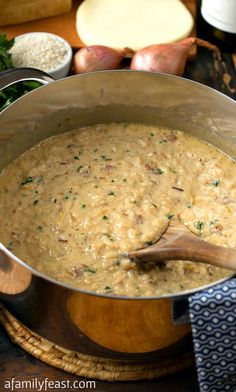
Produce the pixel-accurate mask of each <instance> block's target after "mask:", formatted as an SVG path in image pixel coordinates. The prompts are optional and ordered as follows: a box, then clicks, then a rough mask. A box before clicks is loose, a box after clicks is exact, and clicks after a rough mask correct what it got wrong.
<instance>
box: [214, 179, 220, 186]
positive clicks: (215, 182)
mask: <svg viewBox="0 0 236 392" xmlns="http://www.w3.org/2000/svg"><path fill="white" fill-rule="evenodd" d="M219 183H220V180H219V179H215V180H213V181H212V185H214V186H218V185H219Z"/></svg>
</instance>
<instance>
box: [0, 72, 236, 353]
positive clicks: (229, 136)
mask: <svg viewBox="0 0 236 392" xmlns="http://www.w3.org/2000/svg"><path fill="white" fill-rule="evenodd" d="M30 72H31V74H30V78H31V79H32V78H36V79H41V77H42V75H40V73H38V72H37V74H34V72H35V71H33V70H31V71H30ZM17 73H18V74H17V78H21V79H25V78H27V75H28V71H27V74H26V75H25V70H17ZM12 77H15V71H13V74H12V72H8V73H7V74H5V76H4V77H2V78H1V79H0V88H1V87H3V86H4V85H5V84H10V83H12V82H13V81H14V80H13V79H12ZM47 79H48V77H47V75H45V74H44V75H43V82H42V83H44V84H45V83H46V82H48V81H49V80H47ZM235 114H236V103H235V102H234V101H233V100H231V99H230V98H228V97H226V96H224V95H222V94H221V93H219V92H216V91H214V90H213V89H210V88H208V87H205V86H203V85H201V84H198V83H195V82H192V81H189V80H186V79H183V78H179V77H175V76H170V75H164V74H153V73H147V72H135V71H126V70H120V71H106V72H97V73H90V74H84V75H79V76H78V75H77V76H72V77H68V78H66V79H63V80H59V81H56V82H52V83H49V84H47V85H46V86H42V87H40V88H38V89H37V90H35V91H33V92H31V93H29V94H26V95H25V96H24V97H22V98H20V99H19V100H17V101H16V102H15V103H13V104H12V105H11V106H10V107H9V108H7V109H5V110H4V111H3V112H2V113H1V115H0V170H1V169H2V168H4V167H5V166H6V165H7V164H8V163H10V162H11V161H12V160H13V159H15V158H16V157H17V156H18V155H19V154H21V153H22V152H24V151H25V150H27V149H29V148H30V147H31V146H32V145H34V144H35V143H37V142H39V141H40V140H41V139H43V138H46V137H48V136H51V135H54V134H58V133H61V132H65V131H67V130H71V129H73V128H76V127H80V126H85V125H89V124H96V123H104V122H111V121H126V122H137V123H146V124H156V125H161V126H166V127H171V128H178V129H181V130H184V131H185V132H187V133H190V134H192V135H195V136H197V137H199V138H202V139H204V140H206V141H208V142H210V143H212V144H213V145H215V146H217V147H219V148H220V149H222V150H223V151H225V152H226V153H227V154H229V155H230V156H231V157H233V158H235V155H236V115H235ZM200 289H201V288H199V290H200ZM0 291H1V301H2V302H3V303H4V305H5V306H7V308H8V309H9V310H10V311H11V312H12V314H13V315H15V316H16V317H17V318H18V319H19V320H20V321H21V322H23V323H24V324H25V325H26V326H27V327H29V328H30V329H32V330H33V331H35V332H38V333H39V334H40V335H41V336H43V337H45V338H48V339H50V340H51V341H53V342H55V343H57V344H60V345H63V346H64V347H67V348H70V349H74V350H80V351H84V352H87V353H92V354H97V355H101V356H104V355H106V356H108V357H109V356H110V357H131V356H132V355H133V354H135V355H136V358H137V356H140V357H143V356H144V357H145V356H146V355H148V356H149V357H150V355H151V352H152V353H153V355H154V354H155V355H158V356H160V358H163V357H164V356H166V355H171V353H173V352H175V353H177V352H181V350H184V349H185V348H184V344H183V342H185V343H186V341H187V340H186V339H187V338H186V336H187V335H189V332H190V327H189V325H178V324H176V323H175V322H174V321H173V307H174V306H176V303H177V305H178V303H179V301H181V300H182V299H183V298H186V297H187V296H188V295H189V294H191V292H188V293H184V294H181V293H180V294H179V295H176V296H174V295H166V296H162V297H152V298H147V297H146V298H127V297H120V296H116V297H113V296H112V295H111V296H105V295H97V294H94V293H90V292H84V291H82V290H79V289H73V288H71V287H69V286H68V285H66V284H62V283H59V282H57V281H55V280H53V279H51V278H48V277H46V276H44V275H43V274H41V273H38V272H37V271H35V270H34V269H33V268H31V267H30V266H28V265H27V264H26V263H25V262H24V261H22V260H19V259H18V258H17V257H16V256H15V255H14V254H13V253H11V252H10V251H9V250H7V249H6V248H5V247H4V246H3V245H1V244H0ZM196 291H197V290H196ZM192 292H193V291H192Z"/></svg>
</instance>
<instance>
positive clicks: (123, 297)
mask: <svg viewBox="0 0 236 392" xmlns="http://www.w3.org/2000/svg"><path fill="white" fill-rule="evenodd" d="M118 72H119V73H126V74H128V73H130V74H131V73H140V74H145V75H148V76H149V77H154V78H156V77H157V78H159V77H160V78H163V77H164V78H169V79H171V78H177V79H181V80H182V81H183V82H184V83H187V84H193V85H198V86H199V87H200V88H201V89H206V90H210V91H211V92H212V93H213V94H215V95H219V96H222V98H224V99H225V98H226V99H227V100H229V101H231V102H233V103H234V104H235V106H236V102H235V101H234V100H233V98H231V97H228V96H227V95H225V94H224V93H222V92H220V91H218V90H215V89H214V88H212V87H209V86H206V85H204V84H202V83H200V82H197V81H194V80H191V79H187V78H184V77H182V76H176V75H171V74H166V73H158V72H149V71H138V70H127V69H119V70H105V71H94V72H89V73H84V74H78V75H71V76H68V77H66V78H62V79H59V80H53V81H52V82H50V83H47V84H43V85H42V86H40V87H39V88H42V87H44V88H45V87H47V85H50V84H51V83H52V84H54V83H63V82H64V81H65V80H67V79H70V78H84V77H85V78H86V77H90V75H96V74H100V73H106V74H113V73H118ZM15 83H17V81H16V82H15ZM37 90H38V88H36V89H35V90H32V91H30V92H29V93H27V95H28V94H34V93H35V92H36V93H37ZM24 97H25V96H24V95H23V96H21V97H20V98H18V99H17V100H16V101H14V102H13V103H12V104H11V105H9V106H8V107H6V108H5V109H4V110H3V111H2V112H1V113H0V117H1V115H2V114H3V113H5V114H6V112H7V111H8V110H11V109H13V108H14V106H15V104H17V103H18V102H19V101H21V100H24ZM0 251H2V252H3V253H5V254H6V255H7V256H8V257H10V259H13V260H14V261H15V262H17V263H18V264H20V265H21V266H23V267H24V268H26V269H27V270H28V271H30V272H31V273H32V274H33V275H34V276H36V277H38V278H42V279H44V280H46V281H48V282H50V283H52V284H55V285H57V286H60V287H63V288H65V289H68V290H71V291H75V292H79V293H82V294H87V295H92V296H96V297H100V298H107V299H114V300H131V301H140V300H141V301H146V300H160V299H175V298H176V299H178V298H180V297H187V296H190V295H191V294H195V293H197V292H199V291H202V290H205V289H208V288H211V287H213V286H215V285H217V284H220V283H223V282H226V281H227V280H229V279H231V278H232V277H234V276H235V273H232V274H229V275H228V276H227V277H224V278H222V279H219V280H217V281H214V282H212V283H210V284H206V285H204V286H199V287H195V288H193V289H191V290H186V291H179V292H177V293H172V294H163V295H151V296H144V297H141V296H140V297H139V296H126V295H114V294H113V295H112V294H106V293H97V292H95V291H88V290H84V289H80V288H79V287H75V286H73V285H70V284H68V283H64V282H60V281H58V280H56V279H54V278H52V277H50V276H47V275H46V274H44V273H42V272H40V271H37V270H36V269H35V268H33V267H32V266H30V265H29V264H28V263H27V262H26V261H24V260H22V259H20V258H18V257H17V256H16V255H14V253H12V252H11V251H10V250H9V249H7V248H6V247H5V246H4V245H3V244H2V243H1V242H0Z"/></svg>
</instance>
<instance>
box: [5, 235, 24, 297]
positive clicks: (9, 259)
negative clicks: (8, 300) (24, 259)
mask: <svg viewBox="0 0 236 392" xmlns="http://www.w3.org/2000/svg"><path fill="white" fill-rule="evenodd" d="M31 280H32V274H31V272H30V271H29V270H28V269H27V268H26V267H24V266H23V265H22V264H20V263H19V262H17V261H16V260H15V256H14V255H13V254H12V253H11V252H10V251H9V250H8V249H7V248H5V247H4V246H3V245H2V244H1V243H0V298H2V297H6V296H8V295H16V294H21V293H23V292H25V291H26V290H27V289H28V287H29V286H30V284H31Z"/></svg>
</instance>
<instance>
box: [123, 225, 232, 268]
mask: <svg viewBox="0 0 236 392" xmlns="http://www.w3.org/2000/svg"><path fill="white" fill-rule="evenodd" d="M128 257H129V258H130V259H131V260H137V259H138V261H142V262H148V261H155V262H162V261H165V260H191V261H200V262H203V263H208V264H212V265H216V266H217V267H223V268H228V269H231V270H233V271H236V249H234V248H224V247H222V246H217V245H213V244H210V243H209V242H206V241H203V240H201V239H200V238H199V237H198V236H197V235H195V234H193V233H192V232H191V231H189V230H188V229H187V228H186V227H185V226H184V225H181V224H180V223H170V225H169V226H168V227H167V229H166V231H165V232H164V233H163V234H162V236H161V237H160V239H159V240H158V241H157V242H156V243H155V244H153V245H151V246H148V247H147V248H144V249H140V250H136V251H133V252H130V253H129V254H128Z"/></svg>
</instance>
